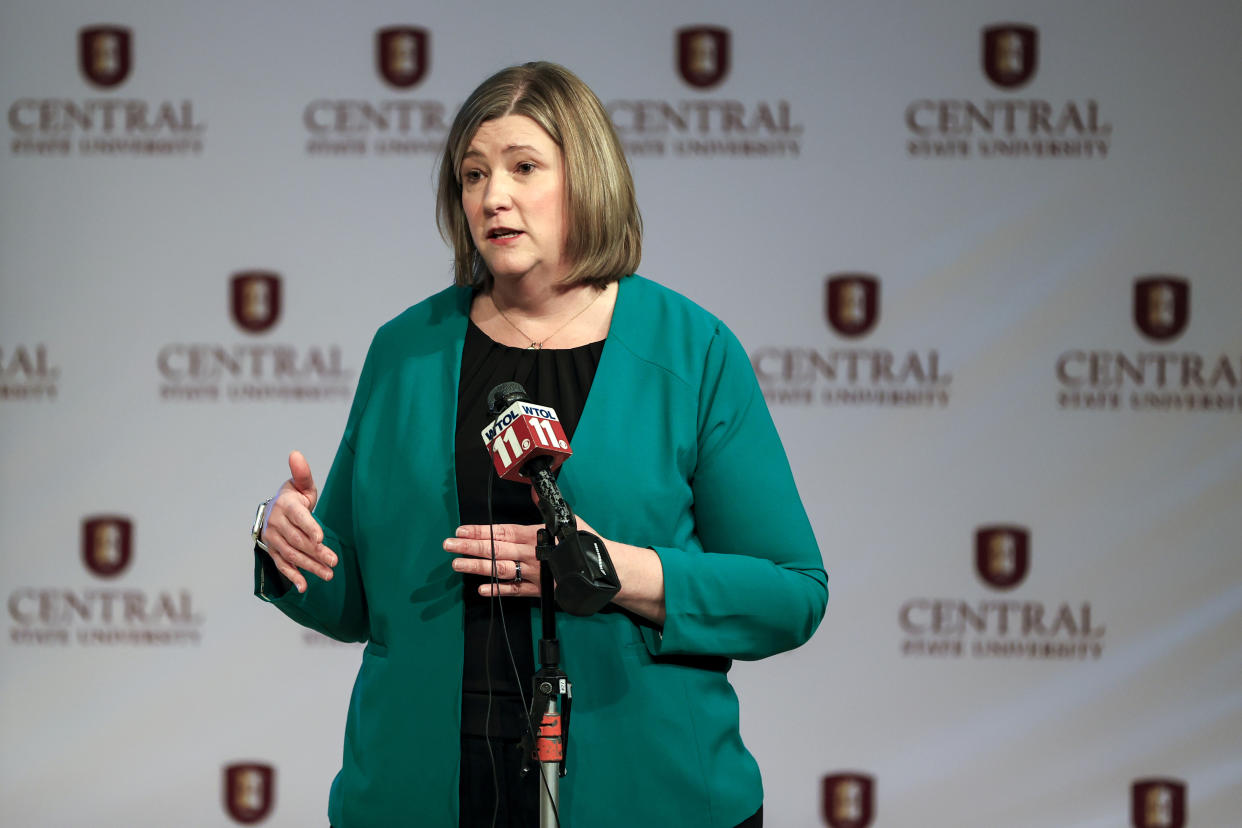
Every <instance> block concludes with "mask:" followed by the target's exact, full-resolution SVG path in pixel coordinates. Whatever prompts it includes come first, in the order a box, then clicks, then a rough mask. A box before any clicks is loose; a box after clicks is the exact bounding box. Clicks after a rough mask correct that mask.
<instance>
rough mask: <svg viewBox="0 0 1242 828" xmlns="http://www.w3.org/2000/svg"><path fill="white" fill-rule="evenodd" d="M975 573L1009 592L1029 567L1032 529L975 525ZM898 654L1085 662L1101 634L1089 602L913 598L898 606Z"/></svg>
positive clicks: (1097, 653)
mask: <svg viewBox="0 0 1242 828" xmlns="http://www.w3.org/2000/svg"><path fill="white" fill-rule="evenodd" d="M974 552H975V554H974V559H975V560H974V563H975V574H976V576H977V577H978V578H979V580H980V581H981V582H982V583H983V584H984V585H985V586H986V587H988V588H989V589H991V590H994V591H996V592H1003V593H1009V592H1011V591H1013V590H1016V589H1017V588H1018V587H1019V586H1020V585H1021V584H1022V583H1023V582H1024V581H1025V579H1026V577H1027V574H1028V572H1029V570H1030V566H1031V531H1030V529H1029V528H1027V527H1026V526H1023V525H1021V524H1016V523H998V524H988V525H984V526H979V527H977V528H976V529H975V537H974ZM897 624H898V628H899V629H900V630H901V633H902V636H903V639H902V642H901V653H902V655H904V656H910V657H933V658H962V657H965V656H969V657H971V658H976V659H996V658H1001V659H1006V658H1009V659H1019V658H1020V659H1032V660H1049V661H1052V660H1060V661H1084V660H1087V659H1098V658H1100V657H1101V656H1102V655H1103V654H1104V633H1105V628H1104V626H1103V625H1101V624H1100V623H1099V622H1098V620H1097V619H1096V618H1095V617H1094V613H1093V608H1092V605H1091V602H1090V601H1085V600H1080V601H1071V600H1058V601H1052V602H1047V601H1035V600H1029V599H1020V598H1017V597H1013V598H1009V597H995V598H956V597H916V598H910V599H908V600H906V601H904V602H903V603H902V604H901V607H900V608H899V609H898V611H897Z"/></svg>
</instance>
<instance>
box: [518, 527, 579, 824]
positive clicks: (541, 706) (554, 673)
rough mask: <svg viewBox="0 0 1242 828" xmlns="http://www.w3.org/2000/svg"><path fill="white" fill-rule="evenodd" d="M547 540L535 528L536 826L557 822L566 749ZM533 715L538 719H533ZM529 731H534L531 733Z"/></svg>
mask: <svg viewBox="0 0 1242 828" xmlns="http://www.w3.org/2000/svg"><path fill="white" fill-rule="evenodd" d="M551 555H552V541H551V537H550V535H549V532H548V530H547V529H546V528H545V529H540V530H539V533H538V543H537V544H536V546H535V557H536V558H537V559H538V560H539V562H540V571H539V590H540V593H541V594H540V613H541V615H542V620H543V634H542V637H541V638H540V639H539V665H540V666H539V670H538V672H536V673H535V678H534V688H533V692H532V693H531V709H530V727H529V729H528V730H527V732H526V740H525V741H526V742H527V745H526V747H527V750H526V765H525V766H524V767H523V768H522V773H523V775H525V774H526V773H527V772H528V771H529V770H530V761H531V760H532V759H533V758H538V760H539V773H540V776H541V777H542V778H541V780H540V786H539V828H557V826H559V825H560V793H561V777H562V776H564V775H565V754H566V751H567V750H568V748H569V712H570V705H571V703H572V702H573V684H572V683H571V682H570V681H569V676H567V675H565V672H564V671H563V670H561V667H560V660H561V645H560V642H559V641H558V640H557V638H556V598H555V587H554V585H553V576H552V567H551V566H550V565H549V560H550V558H551ZM536 717H538V719H537V720H536ZM532 733H535V734H538V735H537V736H534V737H533V742H534V743H533V745H532V744H530V741H531V740H532Z"/></svg>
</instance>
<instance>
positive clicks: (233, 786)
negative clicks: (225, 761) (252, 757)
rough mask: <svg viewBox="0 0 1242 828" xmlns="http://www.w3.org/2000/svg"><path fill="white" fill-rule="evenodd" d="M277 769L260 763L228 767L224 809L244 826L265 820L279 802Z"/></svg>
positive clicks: (245, 763)
mask: <svg viewBox="0 0 1242 828" xmlns="http://www.w3.org/2000/svg"><path fill="white" fill-rule="evenodd" d="M275 783H276V770H275V769H274V768H273V767H272V766H271V765H265V764H262V763H259V762H237V763H235V764H232V765H228V766H226V767H225V768H224V810H225V811H226V812H228V815H229V816H230V817H232V818H233V821H235V822H240V823H241V824H242V825H253V824H254V823H256V822H261V821H262V820H263V819H264V818H265V817H266V816H267V815H268V814H269V813H271V811H272V806H274V805H275V804H276V788H275Z"/></svg>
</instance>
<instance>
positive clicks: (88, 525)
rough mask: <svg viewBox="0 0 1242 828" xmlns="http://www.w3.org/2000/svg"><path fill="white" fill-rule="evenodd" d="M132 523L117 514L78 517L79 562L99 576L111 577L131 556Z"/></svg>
mask: <svg viewBox="0 0 1242 828" xmlns="http://www.w3.org/2000/svg"><path fill="white" fill-rule="evenodd" d="M133 548H134V524H133V522H132V521H131V520H130V519H129V518H126V517H122V516H121V515H95V516H94V517H89V518H84V519H83V520H82V563H83V564H84V565H85V566H86V568H87V569H88V570H90V572H92V573H93V574H95V575H97V576H98V577H100V578H115V577H116V576H118V575H120V574H121V573H122V572H124V571H125V568H126V567H128V566H129V562H130V560H131V559H132V558H133Z"/></svg>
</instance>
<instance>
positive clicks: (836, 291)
mask: <svg viewBox="0 0 1242 828" xmlns="http://www.w3.org/2000/svg"><path fill="white" fill-rule="evenodd" d="M824 296H825V298H826V302H825V306H826V307H825V309H826V311H827V313H828V324H829V325H831V326H832V329H833V330H834V331H836V332H837V333H838V334H840V335H841V336H846V337H857V336H863V335H865V334H867V333H869V332H870V331H871V329H872V328H874V327H875V323H876V321H877V320H878V319H879V318H880V280H879V279H877V278H876V277H874V276H870V275H868V274H866V273H843V274H841V275H838V276H829V277H828V278H827V280H826V290H825V291H824Z"/></svg>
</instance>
